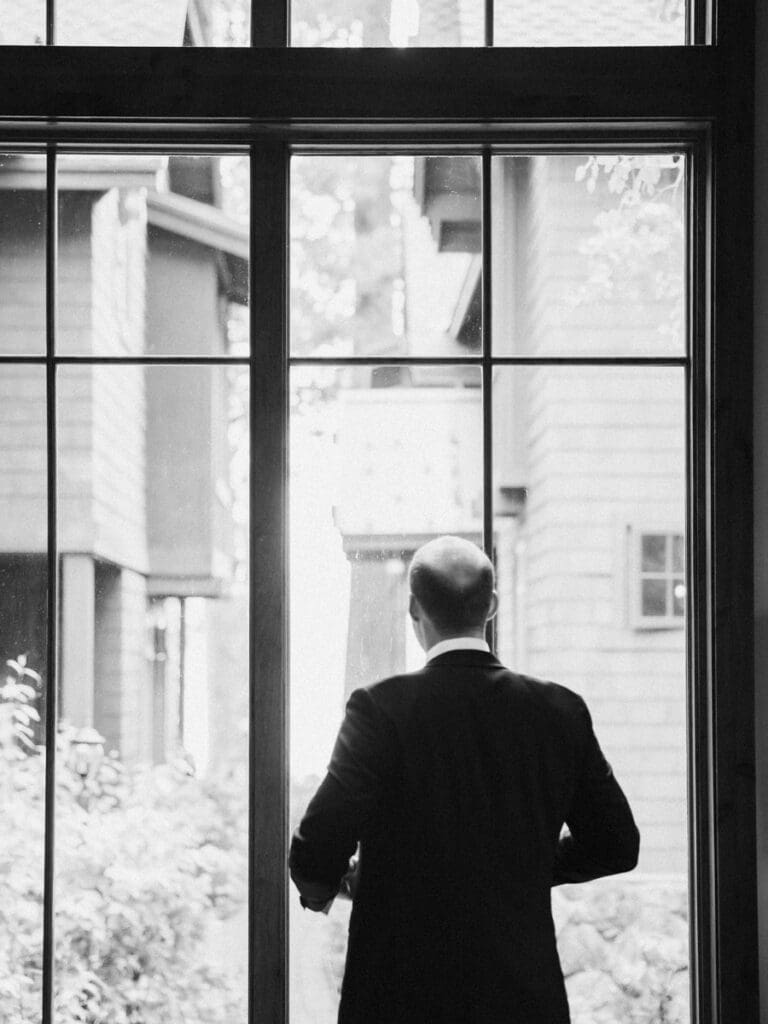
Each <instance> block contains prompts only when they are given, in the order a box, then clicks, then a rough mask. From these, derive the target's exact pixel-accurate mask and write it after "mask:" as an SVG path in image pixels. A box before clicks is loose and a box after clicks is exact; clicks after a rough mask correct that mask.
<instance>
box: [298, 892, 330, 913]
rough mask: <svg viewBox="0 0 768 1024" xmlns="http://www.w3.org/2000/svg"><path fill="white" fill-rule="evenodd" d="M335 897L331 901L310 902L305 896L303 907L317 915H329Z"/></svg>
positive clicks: (302, 898) (302, 900) (302, 901)
mask: <svg viewBox="0 0 768 1024" xmlns="http://www.w3.org/2000/svg"><path fill="white" fill-rule="evenodd" d="M334 899H335V897H334V896H331V898H330V899H329V900H326V901H325V902H323V900H308V899H307V898H306V897H305V896H302V897H301V905H302V907H304V908H305V909H306V910H313V911H315V913H317V914H327V913H328V911H329V910H330V909H331V907H332V906H333V901H334Z"/></svg>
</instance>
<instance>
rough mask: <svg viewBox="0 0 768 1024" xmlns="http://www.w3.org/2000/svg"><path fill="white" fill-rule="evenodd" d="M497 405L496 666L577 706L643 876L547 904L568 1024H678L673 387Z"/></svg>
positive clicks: (679, 382) (597, 378)
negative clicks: (554, 689) (562, 693)
mask: <svg viewBox="0 0 768 1024" xmlns="http://www.w3.org/2000/svg"><path fill="white" fill-rule="evenodd" d="M493 400H494V428H495V432H496V433H495V440H494V495H495V498H494V501H495V508H494V512H495V517H494V543H495V556H496V565H497V572H498V581H499V591H500V606H499V615H498V623H497V643H498V651H499V655H500V657H501V659H502V660H503V661H504V662H505V663H506V664H508V665H509V666H510V667H512V668H514V669H516V670H518V671H520V672H525V673H528V674H530V675H534V676H538V677H539V678H544V679H554V680H556V681H557V682H559V683H562V684H564V685H566V686H569V687H571V688H572V689H574V690H576V691H577V692H578V693H580V694H581V695H582V696H583V697H584V698H585V700H586V701H587V704H588V706H589V708H590V710H591V713H592V716H593V720H594V723H595V730H596V733H597V736H598V738H599V740H600V742H601V745H602V747H603V750H604V751H605V754H606V757H607V758H608V760H609V761H610V762H611V764H612V765H613V768H614V770H615V772H616V775H617V778H618V779H619V781H620V782H621V784H622V786H623V787H624V789H625V791H626V793H627V796H628V798H629V801H630V803H631V805H632V808H633V810H634V813H635V817H636V819H637V822H638V827H639V829H640V835H641V844H640V863H639V866H638V868H637V870H636V871H634V872H632V873H631V874H628V875H621V876H617V877H615V878H607V879H604V880H599V881H598V882H594V883H591V884H589V885H586V886H573V887H568V886H565V887H560V888H558V889H556V890H554V891H553V910H554V917H555V923H556V926H557V929H558V943H559V949H560V956H561V959H562V961H563V967H564V970H565V974H566V978H567V987H568V993H569V999H570V1002H571V1012H572V1015H573V1019H574V1021H575V1022H577V1024H593V1022H594V1021H596V1020H599V1019H602V1017H603V1016H604V1017H605V1019H606V1020H612V1021H624V1020H627V1021H628V1020H638V1021H643V1022H646V1021H648V1022H650V1021H657V1020H662V1019H664V1020H674V1021H678V1022H684V1021H687V1020H688V1019H689V1005H688V926H687V900H688V882H687V839H686V815H687V807H686V733H685V718H686V674H685V657H686V656H685V628H684V626H685V619H684V597H685V584H684V579H683V576H682V551H683V535H684V522H685V443H684V438H685V392H684V380H683V374H682V371H681V370H678V369H669V368H664V369H661V368H655V367H637V368H633V369H620V368H616V367H608V368H597V367H591V368H589V369H583V368H579V369H577V368H573V367H570V368H568V367H551V366H550V367H544V366H540V367H536V368H529V367H526V368H523V367H515V368H511V367H510V368H506V369H497V370H496V373H495V378H494V386H493ZM675 574H676V575H675ZM630 976H631V978H632V982H631V984H628V983H627V978H629V977H630Z"/></svg>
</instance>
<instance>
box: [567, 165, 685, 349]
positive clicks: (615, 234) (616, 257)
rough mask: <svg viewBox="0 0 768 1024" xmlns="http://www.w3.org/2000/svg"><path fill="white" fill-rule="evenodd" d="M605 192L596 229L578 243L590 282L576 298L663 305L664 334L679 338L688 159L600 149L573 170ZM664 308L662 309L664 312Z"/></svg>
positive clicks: (589, 187) (661, 327) (661, 330)
mask: <svg viewBox="0 0 768 1024" xmlns="http://www.w3.org/2000/svg"><path fill="white" fill-rule="evenodd" d="M576 180H577V181H583V182H584V184H585V186H586V188H587V190H588V191H589V192H590V193H597V192H600V193H601V194H602V195H603V196H604V201H603V209H602V210H601V211H600V212H599V213H598V214H597V215H596V216H595V220H594V227H595V231H594V233H592V234H591V235H590V236H588V237H587V238H586V239H585V240H584V241H583V242H582V243H581V245H580V247H579V248H580V252H581V253H582V255H583V256H585V257H586V259H587V268H588V277H587V281H586V282H585V283H584V285H583V286H582V287H581V289H580V290H579V294H578V296H577V301H578V302H590V301H591V302H605V301H612V302H616V303H621V304H642V305H643V306H644V307H645V308H646V309H647V310H649V311H650V310H651V309H652V308H653V305H654V304H656V303H658V304H659V310H660V313H659V325H658V331H659V334H660V335H661V337H662V339H664V340H665V341H666V342H669V343H671V344H673V345H674V344H675V343H679V339H680V337H681V333H682V327H683V324H682V303H681V301H680V300H681V297H682V294H683V281H684V276H683V275H684V265H683V252H684V238H683V231H684V223H685V221H684V217H683V216H682V207H681V204H682V199H683V181H684V162H683V160H682V158H681V157H680V156H679V155H678V154H675V153H671V154H652V153H639V154H622V155H616V154H599V155H593V156H589V157H587V159H586V161H585V162H584V163H582V164H580V165H579V166H578V167H577V169H576ZM662 310H663V311H664V312H661V311H662Z"/></svg>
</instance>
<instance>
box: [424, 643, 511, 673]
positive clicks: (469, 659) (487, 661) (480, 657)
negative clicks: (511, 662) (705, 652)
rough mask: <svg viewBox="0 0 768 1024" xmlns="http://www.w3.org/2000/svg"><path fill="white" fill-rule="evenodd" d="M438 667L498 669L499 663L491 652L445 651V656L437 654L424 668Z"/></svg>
mask: <svg viewBox="0 0 768 1024" xmlns="http://www.w3.org/2000/svg"><path fill="white" fill-rule="evenodd" d="M433 665H434V666H436V667H437V666H440V665H483V666H485V667H487V668H494V667H500V666H501V662H500V661H499V659H498V658H497V657H496V655H495V654H493V652H491V651H472V650H467V649H466V648H465V649H464V650H460V651H446V652H445V654H438V655H437V656H436V657H434V658H432V660H431V661H428V662H427V664H426V665H425V666H424V667H425V668H432V666H433Z"/></svg>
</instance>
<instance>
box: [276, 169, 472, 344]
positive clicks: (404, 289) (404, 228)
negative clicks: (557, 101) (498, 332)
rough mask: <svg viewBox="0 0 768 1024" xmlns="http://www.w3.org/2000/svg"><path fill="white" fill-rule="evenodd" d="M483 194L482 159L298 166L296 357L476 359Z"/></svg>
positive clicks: (294, 181)
mask: <svg viewBox="0 0 768 1024" xmlns="http://www.w3.org/2000/svg"><path fill="white" fill-rule="evenodd" d="M480 189H481V174H480V161H479V159H478V158H477V157H467V156H459V157H447V156H428V157H413V156H397V155H393V156H354V155H350V156H299V157H294V158H293V160H292V162H291V351H292V354H293V355H294V356H308V355H315V356H331V357H332V356H369V355H375V356H387V357H388V356H390V355H416V356H427V355H438V356H446V355H467V354H472V353H476V352H478V351H479V349H480V345H481V304H482V301H481V274H480V262H481V260H480V250H481V238H480V207H481V201H480Z"/></svg>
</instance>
